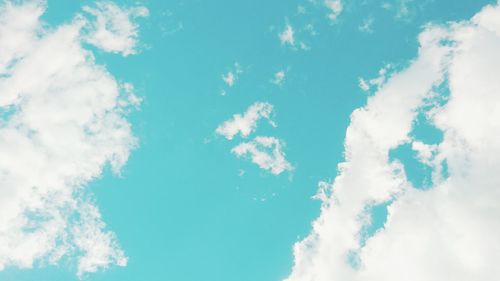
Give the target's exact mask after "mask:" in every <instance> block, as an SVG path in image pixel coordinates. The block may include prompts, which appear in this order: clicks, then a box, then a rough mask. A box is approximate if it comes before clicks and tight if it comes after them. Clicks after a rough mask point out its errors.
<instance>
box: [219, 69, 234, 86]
mask: <svg viewBox="0 0 500 281" xmlns="http://www.w3.org/2000/svg"><path fill="white" fill-rule="evenodd" d="M222 80H223V81H224V82H225V83H226V84H227V85H228V86H229V87H232V86H233V85H234V81H235V80H236V78H235V77H234V74H233V73H232V72H231V71H229V72H228V73H226V74H224V75H222Z"/></svg>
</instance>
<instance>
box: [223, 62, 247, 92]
mask: <svg viewBox="0 0 500 281" xmlns="http://www.w3.org/2000/svg"><path fill="white" fill-rule="evenodd" d="M241 73H243V69H241V66H240V65H239V64H238V63H235V64H234V69H233V70H231V71H229V72H227V73H226V74H223V75H222V80H223V81H224V83H226V84H227V85H228V86H229V87H232V86H233V85H234V83H235V82H236V80H237V79H238V76H239V75H240V74H241Z"/></svg>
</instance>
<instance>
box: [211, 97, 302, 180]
mask: <svg viewBox="0 0 500 281" xmlns="http://www.w3.org/2000/svg"><path fill="white" fill-rule="evenodd" d="M272 111H273V106H272V105H271V104H269V103H266V102H256V103H254V104H252V105H251V106H250V107H249V108H248V109H247V110H246V112H245V113H244V114H243V115H241V114H235V115H234V116H233V118H231V119H229V120H227V121H225V122H224V123H222V124H221V125H219V127H217V129H216V130H215V132H216V133H217V134H219V135H222V136H224V137H225V138H226V139H228V140H232V139H233V138H234V137H235V136H236V135H238V134H239V135H240V136H241V137H242V138H247V137H248V136H249V135H250V134H251V133H252V132H254V131H255V130H256V129H257V122H258V121H259V120H260V119H262V118H264V119H267V120H268V122H269V124H270V125H271V126H273V127H276V124H275V123H274V121H272V119H271V117H270V115H271V113H272ZM284 145H285V144H284V142H283V141H282V140H280V139H278V138H275V137H266V136H257V137H255V138H254V139H253V140H252V141H250V142H242V143H240V144H239V145H237V146H236V147H234V148H233V149H232V150H231V152H232V153H234V154H235V155H236V156H238V157H249V158H250V159H251V160H252V162H253V163H255V164H256V165H258V166H259V167H260V168H262V169H264V170H268V171H270V172H271V173H272V174H274V175H279V174H281V173H282V172H284V171H291V170H293V167H292V165H291V164H290V163H289V162H288V161H287V160H286V159H285V153H284V152H283V147H284Z"/></svg>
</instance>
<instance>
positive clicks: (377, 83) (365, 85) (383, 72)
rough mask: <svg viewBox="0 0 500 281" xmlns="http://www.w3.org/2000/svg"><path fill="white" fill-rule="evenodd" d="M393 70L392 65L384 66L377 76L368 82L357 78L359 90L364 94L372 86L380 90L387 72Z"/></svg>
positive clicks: (385, 79)
mask: <svg viewBox="0 0 500 281" xmlns="http://www.w3.org/2000/svg"><path fill="white" fill-rule="evenodd" d="M393 68H394V66H393V65H392V64H386V65H385V66H384V67H382V68H381V69H380V70H379V71H378V76H377V77H376V78H373V79H370V80H366V79H364V78H359V79H358V86H359V88H360V89H361V90H363V91H365V92H367V91H369V90H370V89H371V88H372V87H373V86H375V87H376V88H377V89H380V88H381V87H382V86H383V85H384V84H385V82H386V81H387V78H388V77H387V76H388V74H389V71H390V70H392V69H393Z"/></svg>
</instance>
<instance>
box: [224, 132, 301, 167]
mask: <svg viewBox="0 0 500 281" xmlns="http://www.w3.org/2000/svg"><path fill="white" fill-rule="evenodd" d="M283 146H284V144H283V142H282V141H281V140H279V139H277V138H274V137H263V136H259V137H256V138H255V139H253V140H252V141H250V142H243V143H241V144H239V145H238V146H236V147H234V148H233V149H232V150H231V151H232V152H233V153H234V154H236V155H237V156H238V157H246V156H249V157H250V158H251V160H252V162H253V163H255V164H257V165H258V166H259V167H260V168H262V169H264V170H268V171H269V172H271V173H272V174H274V175H279V174H281V173H282V172H284V171H291V170H292V169H293V167H292V165H291V164H290V163H289V162H288V161H287V160H286V159H285V153H284V152H283V150H282V148H283Z"/></svg>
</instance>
